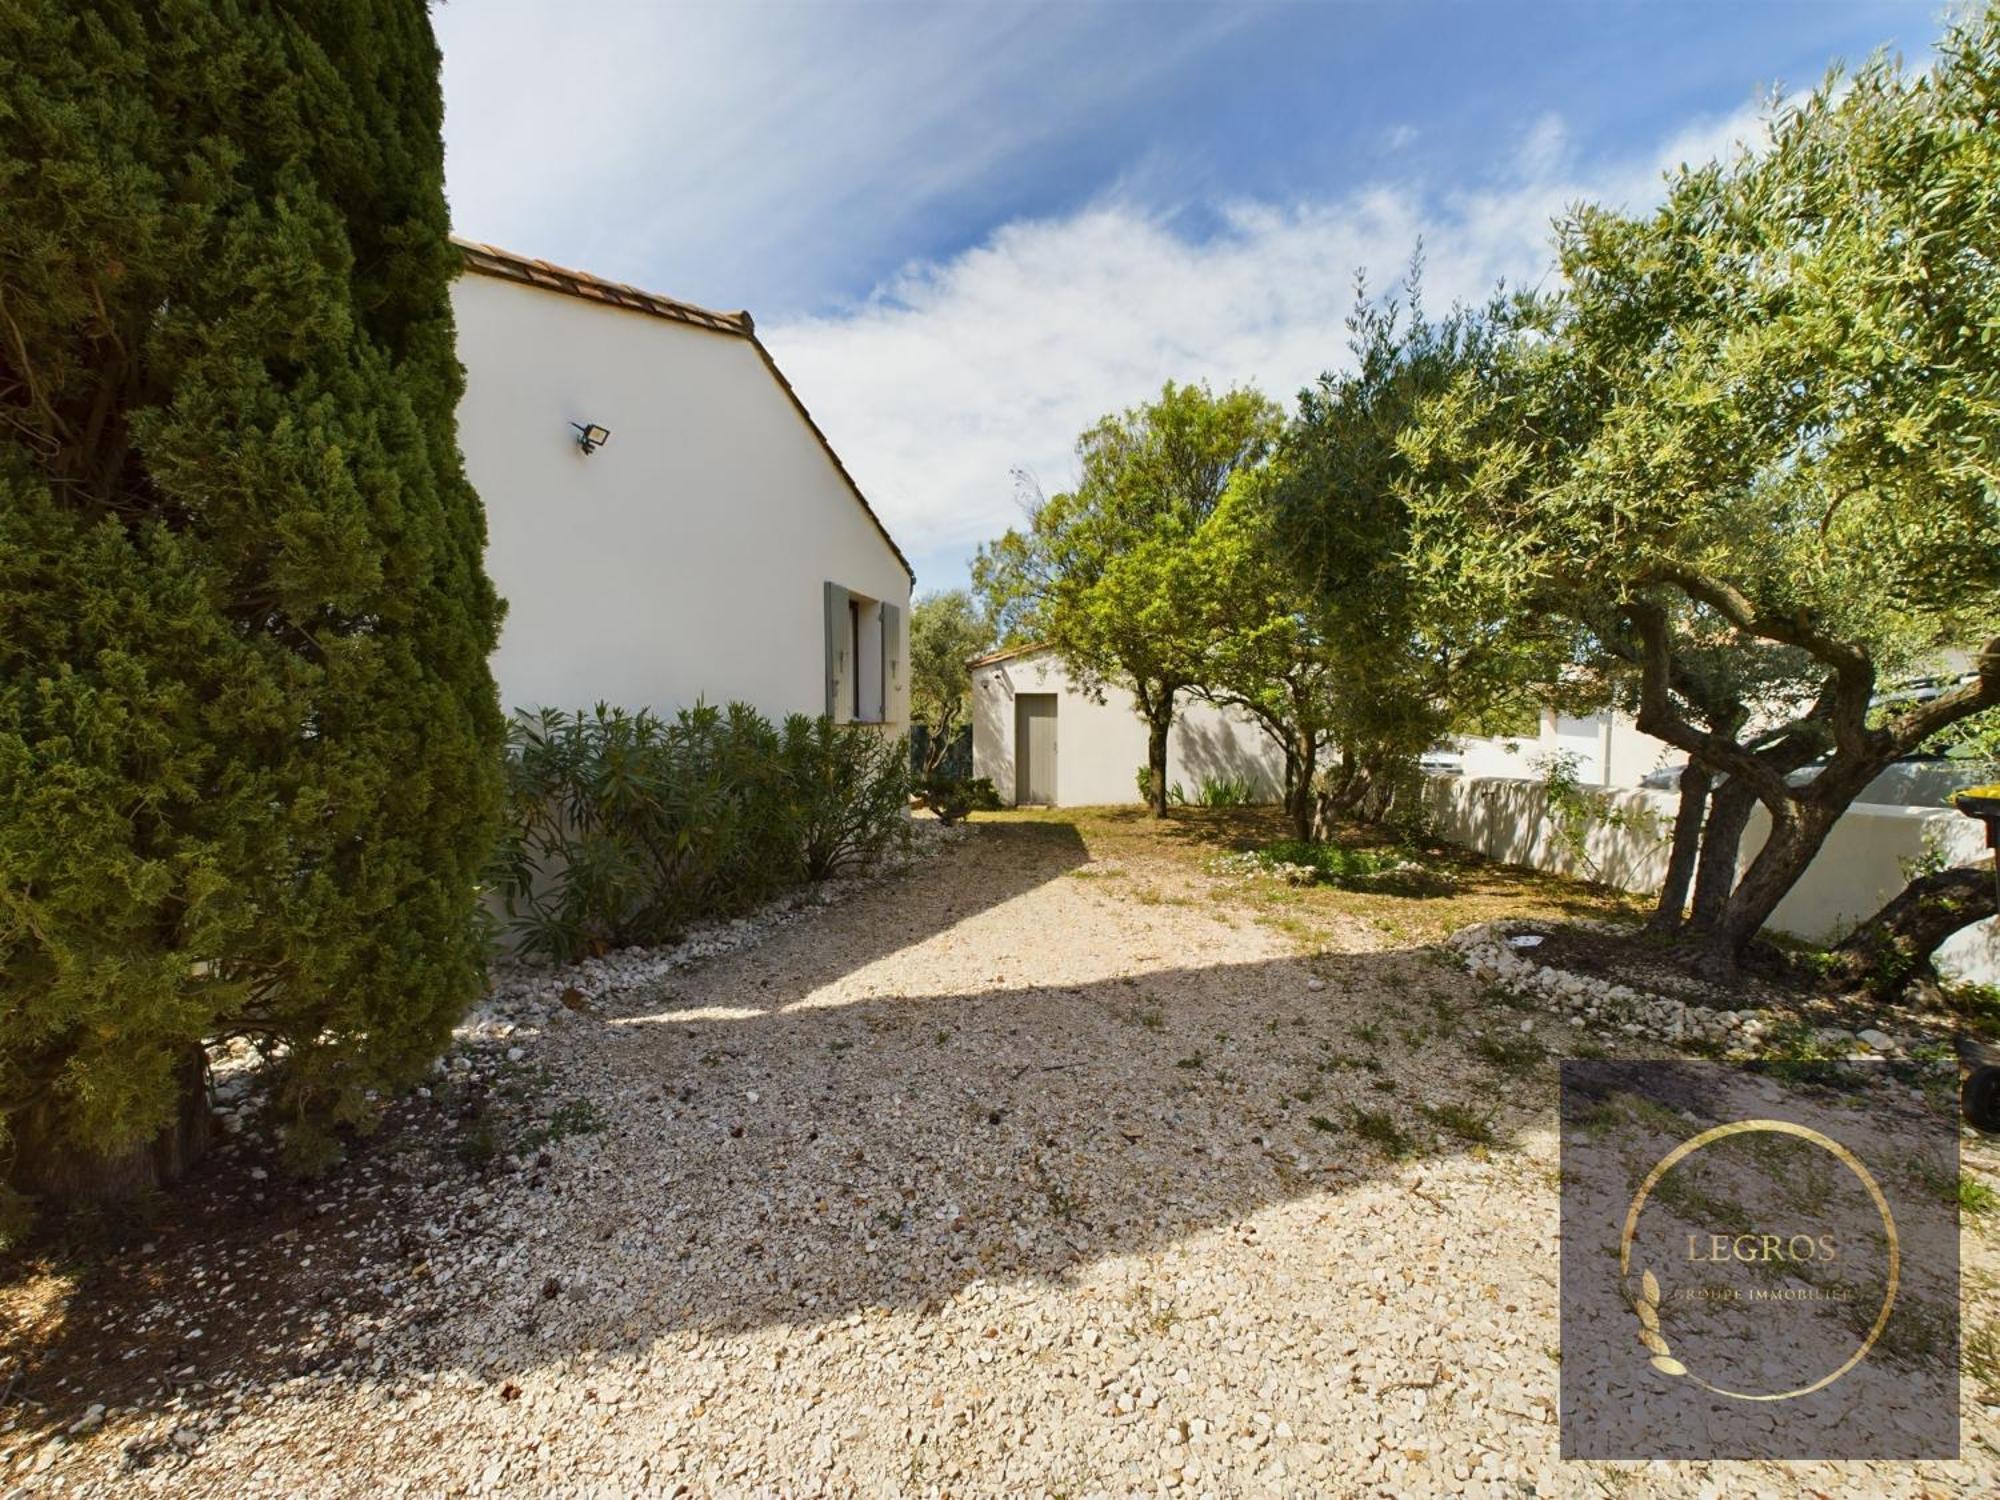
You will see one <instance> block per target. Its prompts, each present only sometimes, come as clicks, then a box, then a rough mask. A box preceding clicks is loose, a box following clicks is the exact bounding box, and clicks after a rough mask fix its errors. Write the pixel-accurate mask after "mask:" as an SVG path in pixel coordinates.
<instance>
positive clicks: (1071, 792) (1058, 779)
mask: <svg viewBox="0 0 2000 1500" xmlns="http://www.w3.org/2000/svg"><path fill="white" fill-rule="evenodd" d="M967 665H968V666H970V667H971V669H972V774H973V775H975V776H986V777H990V778H991V779H992V782H993V786H994V790H996V791H997V792H999V794H1000V798H1001V800H1002V801H1003V802H1010V803H1013V804H1016V805H1021V804H1025V803H1039V804H1045V805H1047V806H1050V807H1094V806H1103V805H1106V804H1113V803H1120V802H1139V801H1142V800H1143V799H1142V798H1141V797H1140V795H1139V779H1138V776H1139V768H1140V767H1141V766H1143V765H1145V764H1146V721H1145V720H1144V719H1142V718H1141V717H1140V716H1139V711H1138V707H1137V705H1136V704H1135V703H1134V702H1133V699H1132V696H1131V694H1129V693H1126V692H1121V691H1120V690H1119V689H1118V688H1116V687H1115V686H1108V687H1106V688H1105V690H1104V693H1103V695H1102V701H1099V698H1098V696H1097V695H1094V694H1092V693H1089V692H1086V691H1085V690H1084V689H1083V688H1081V687H1080V686H1078V685H1077V684H1076V683H1075V682H1074V681H1073V680H1072V679H1071V677H1070V675H1069V673H1068V672H1067V671H1066V670H1065V669H1064V667H1063V664H1062V662H1061V660H1060V659H1058V658H1057V656H1056V655H1055V653H1054V652H1052V651H1050V650H1049V649H1048V648H1047V647H1045V646H1024V647H1019V648H1016V649H1014V650H1009V651H995V652H992V653H990V654H989V655H986V656H978V657H974V658H973V659H972V660H971V661H970V662H969V663H967ZM1284 774H1285V758H1284V753H1283V752H1282V751H1281V750H1280V749H1279V748H1278V746H1277V744H1276V742H1275V741H1273V740H1272V738H1271V737H1270V735H1268V734H1266V733H1265V732H1264V729H1263V727H1262V726H1261V725H1259V724H1258V723H1257V722H1256V720H1254V719H1252V718H1250V717H1249V716H1248V715H1246V714H1243V713H1240V712H1238V711H1236V710H1233V709H1218V708H1216V707H1214V706H1213V705H1211V704H1207V703H1203V702H1201V701H1200V700H1198V699H1195V698H1183V699H1182V700H1181V703H1180V705H1179V706H1178V708H1177V709H1176V711H1175V715H1174V727H1173V731H1172V733H1171V734H1170V735H1169V737H1168V740H1167V780H1168V782H1169V783H1174V782H1178V783H1179V784H1180V785H1181V786H1182V787H1183V788H1184V789H1185V790H1186V791H1187V793H1188V795H1189V796H1190V797H1192V796H1194V795H1195V793H1196V791H1197V789H1198V788H1199V787H1200V785H1201V783H1202V782H1203V781H1205V780H1211V779H1216V778H1221V777H1231V778H1241V779H1243V780H1247V781H1248V782H1249V783H1250V786H1251V789H1252V794H1253V796H1254V797H1255V798H1256V799H1257V800H1260V801H1269V802H1275V801H1278V800H1279V799H1280V798H1281V797H1282V796H1283V795H1284Z"/></svg>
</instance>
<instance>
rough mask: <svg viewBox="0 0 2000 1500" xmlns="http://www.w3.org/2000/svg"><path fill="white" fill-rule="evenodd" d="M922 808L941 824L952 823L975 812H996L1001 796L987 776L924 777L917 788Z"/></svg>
mask: <svg viewBox="0 0 2000 1500" xmlns="http://www.w3.org/2000/svg"><path fill="white" fill-rule="evenodd" d="M917 792H918V794H919V795H920V796H921V797H922V798H923V803H924V806H925V807H928V808H929V809H930V810H931V811H932V812H934V813H936V814H937V819H938V821H939V822H940V823H945V824H951V823H956V822H958V821H960V820H961V819H963V818H965V817H966V816H967V815H969V814H971V813H976V812H997V811H998V810H999V808H1000V794H999V793H998V792H996V791H995V790H994V789H993V782H992V779H991V778H990V777H986V776H943V775H931V776H926V777H925V778H924V779H923V780H922V781H921V782H919V783H918V785H917Z"/></svg>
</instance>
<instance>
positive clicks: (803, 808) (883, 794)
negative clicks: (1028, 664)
mask: <svg viewBox="0 0 2000 1500" xmlns="http://www.w3.org/2000/svg"><path fill="white" fill-rule="evenodd" d="M507 772H508V809H509V814H508V823H507V830H506V835H505V837H504V838H503V839H502V841H501V844H500V850H499V853H498V856H497V857H496V859H495V862H494V871H493V876H494V883H495V885H496V886H497V887H498V890H499V893H500V896H501V899H502V902H503V904H504V906H505V908H506V912H507V915H508V918H509V920H510V923H511V925H512V927H513V930H514V933H515V935H516V936H517V938H518V939H519V940H520V943H521V947H522V948H523V950H524V951H526V952H530V953H539V954H542V955H545V956H547V957H549V958H552V959H556V960H559V961H568V960H572V959H575V958H578V957H581V956H583V955H584V954H588V953H596V952H603V951H605V950H606V949H610V948H621V947H627V946H630V945H632V944H658V943H665V942H671V941H673V940H674V939H675V938H677V937H678V936H679V935H680V934H681V933H682V932H683V931H684V930H685V929H686V927H687V926H688V924H690V923H692V922H695V921H699V920H701V919H703V918H708V917H720V916H732V915H736V914H738V913H741V912H744V911H748V910H750V909H751V908H753V907H755V906H757V905H759V904H761V903H763V902H766V901H769V900H771V899H772V898H774V897H776V896H778V895H780V894H781V893H783V892H784V891H786V890H789V889H792V888H793V887H796V886H798V885H800V884H802V883H804V882H806V881H808V880H823V879H825V878H827V877H828V876H830V875H834V874H838V873H840V872H842V871H844V870H846V869H849V868H852V867H854V866H856V865H859V864H863V863H866V862H867V861H869V860H871V859H873V858H876V857H878V856H879V855H881V854H882V853H884V852H885V851H886V850H887V849H888V847H889V846H890V844H891V843H892V842H893V841H894V840H895V839H897V838H898V837H899V836H903V835H905V834H906V833H907V830H908V818H907V816H906V809H907V803H908V794H909V774H908V770H907V768H906V766H905V764H904V759H903V754H902V751H901V749H900V747H899V746H897V745H896V744H895V743H894V742H893V741H891V740H890V739H888V738H887V737H886V736H884V735H882V734H881V733H880V732H879V731H877V730H875V729H872V728H870V727H869V726H866V725H836V724H834V723H833V722H832V721H831V720H828V719H824V718H821V719H809V718H807V717H805V716H804V715H794V716H792V717H791V718H789V719H787V720H786V721H785V724H784V727H783V729H782V730H779V729H776V728H773V727H772V725H771V723H770V721H769V720H767V719H765V718H764V717H763V716H762V715H761V714H759V713H757V712H756V710H754V709H752V708H749V707H747V706H745V705H743V704H740V703H733V704H731V705H730V706H729V707H728V708H727V709H717V708H715V707H712V706H710V705H707V704H702V705H698V706H696V707H694V708H691V709H684V710H682V711H681V712H680V713H679V714H678V715H676V716H675V718H673V719H672V720H666V719H662V718H660V717H659V716H658V715H657V714H654V713H651V712H649V711H644V710H642V711H640V712H638V713H628V712H626V711H625V710H623V709H616V708H607V707H605V706H604V705H602V704H600V705H599V706H598V707H597V708H596V709H594V710H592V711H591V712H589V713H575V714H570V713H564V712H561V711H560V710H554V709H549V710H544V711H543V712H542V713H540V714H538V715H534V716H532V717H530V716H527V715H521V716H517V717H516V719H515V721H514V723H513V725H512V728H511V732H510V736H509V744H508V755H507Z"/></svg>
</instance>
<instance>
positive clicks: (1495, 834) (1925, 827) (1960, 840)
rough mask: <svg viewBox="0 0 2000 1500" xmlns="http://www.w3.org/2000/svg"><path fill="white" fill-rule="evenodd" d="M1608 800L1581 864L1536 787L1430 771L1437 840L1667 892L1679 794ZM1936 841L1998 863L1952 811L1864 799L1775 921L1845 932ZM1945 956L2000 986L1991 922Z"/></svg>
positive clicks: (1630, 794) (1997, 935) (1962, 971)
mask: <svg viewBox="0 0 2000 1500" xmlns="http://www.w3.org/2000/svg"><path fill="white" fill-rule="evenodd" d="M1604 797H1605V801H1606V806H1607V808H1608V810H1609V811H1610V813H1611V816H1609V817H1607V818H1604V819H1600V820H1599V821H1598V822H1596V823H1595V824H1594V825H1593V826H1592V827H1591V829H1590V832H1589V834H1588V835H1587V836H1586V838H1585V840H1584V852H1585V855H1586V856H1587V858H1586V859H1585V860H1578V859H1576V858H1575V857H1574V856H1572V855H1571V854H1570V852H1569V851H1568V850H1567V849H1566V848H1563V847H1562V846H1561V845H1560V844H1559V843H1558V842H1557V840H1556V839H1555V837H1554V831H1553V828H1552V826H1551V824H1550V820H1549V817H1548V799H1547V794H1546V792H1545V791H1544V789H1543V787H1542V783H1541V782H1540V781H1538V780H1537V781H1529V780H1524V779H1522V778H1519V777H1501V776H1490V777H1468V776H1432V777H1429V778H1427V780H1426V783H1425V787H1424V800H1425V803H1426V805H1427V806H1428V807H1429V809H1430V812H1431V815H1432V816H1433V818H1434V819H1435V820H1436V822H1437V827H1438V831H1439V833H1440V834H1442V835H1443V836H1444V837H1445V838H1447V839H1449V840H1451V841H1452V842H1453V843H1457V844H1463V845H1464V846H1465V847H1467V848H1469V849H1476V850H1478V851H1479V852H1480V853H1481V854H1484V855H1487V856H1488V857H1490V858H1493V859H1497V860H1500V861H1502V862H1504V863H1506V864H1511V865H1527V866H1530V867H1532V868H1534V869H1538V870H1549V871H1552V872H1554V873H1556V874H1560V875H1568V876H1572V877H1574V878H1576V879H1579V880H1601V881H1603V882H1605V883H1606V884H1608V885H1613V886H1616V887H1618V888H1619V889H1620V890H1627V891H1638V892H1641V893H1645V894H1651V893H1653V892H1655V891H1657V890H1659V888H1660V882H1661V880H1663V879H1664V878H1665V876H1666V863H1667V845H1668V840H1669V839H1670V838H1671V837H1672V833H1673V819H1674V812H1675V809H1676V808H1677V807H1678V805H1679V799H1678V797H1677V796H1676V794H1674V793H1672V792H1654V791H1613V792H1606V793H1604ZM1770 827H1771V822H1770V817H1769V815H1768V814H1767V813H1766V812H1765V811H1764V810H1763V809H1762V808H1761V807H1760V808H1758V809H1757V811H1756V812H1755V814H1754V815H1753V816H1752V818H1751V822H1750V827H1749V829H1748V830H1747V831H1746V833H1745V834H1744V838H1743V855H1742V864H1743V865H1744V866H1747V865H1748V864H1749V862H1750V861H1751V859H1752V858H1754V857H1755V855H1756V853H1757V851H1758V850H1759V849H1761V848H1762V847H1763V845H1764V839H1765V837H1766V835H1767V834H1768V833H1769V832H1770ZM1933 839H1934V840H1936V841H1937V844H1938V847H1939V848H1941V849H1942V850H1943V851H1944V854H1945V857H1946V859H1947V860H1948V861H1949V862H1951V863H1954V864H1967V863H1975V862H1976V863H1984V862H1985V861H1986V860H1988V859H1989V858H1990V857H1991V856H1990V855H1989V854H1988V852H1987V849H1986V845H1985V839H1984V837H1983V835H1982V833H1981V831H1980V828H1979V825H1978V824H1976V823H1974V822H1973V821H1972V820H1971V819H1969V818H1963V817H1960V816H1959V815H1958V814H1957V813H1955V812H1951V811H1948V810H1944V809H1940V808H1932V807H1887V806H1882V805H1879V804H1872V803H1857V804H1856V805H1855V806H1853V807H1851V808H1849V809H1848V811H1847V814H1846V816H1845V817H1843V818H1842V819H1841V820H1840V821H1839V822H1838V823H1836V824H1835V825H1834V829H1833V832H1832V833H1831V834H1830V835H1829V836H1828V837H1827V841H1826V843H1825V845H1824V846H1823V847H1822V848H1821V849H1820V852H1819V854H1818V856H1817V857H1816V858H1815V859H1814V860H1813V862H1812V864H1811V866H1810V867H1809V868H1808V869H1807V870H1806V873H1805V874H1804V876H1802V877H1801V878H1800V880H1799V883H1798V884H1797V885H1796V886H1794V887H1793V888H1792V890H1791V893H1790V894H1789V895H1787V896H1786V897H1785V899H1784V900H1783V901H1781V902H1780V903H1779V904H1778V909H1777V910H1776V911H1775V912H1774V913H1772V916H1771V925H1772V926H1773V927H1775V928H1777V929H1778V930H1779V931H1781V932H1788V933H1792V934H1793V935H1795V936H1798V937H1803V938H1808V939H1811V940H1813V941H1815V942H1824V941H1828V940H1831V939H1835V938H1838V937H1840V936H1842V935H1843V934H1844V933H1846V932H1847V931H1849V930H1850V929H1851V928H1853V927H1854V925H1855V924H1856V923H1858V922H1860V921H1862V920H1863V919H1864V918H1866V917H1868V916H1870V915H1872V914H1873V913H1874V912H1875V911H1876V910H1878V909H1879V908H1880V907H1881V905H1882V903H1883V902H1885V901H1887V900H1888V899H1889V898H1890V897H1891V896H1893V895H1895V894H1896V892H1897V891H1899V890H1901V889H1902V888H1903V886H1904V884H1905V882H1906V879H1907V877H1906V876H1905V875H1904V873H1903V863H1904V862H1905V861H1907V860H1915V859H1918V858H1920V857H1921V856H1922V855H1923V853H1924V851H1925V848H1926V846H1927V843H1928V842H1929V841H1931V840H1933ZM1938 956H1939V961H1940V966H1941V967H1942V968H1944V969H1945V970H1947V971H1948V972H1950V973H1953V974H1956V975H1959V976H1961V977H1964V978H1967V979H1976V980H1979V981H1981V982H1983V983H1988V984H1992V983H2000V928H1996V925H1995V924H1994V923H1993V922H1990V921H1989V922H1982V923H1980V924H1979V925H1978V926H1976V927H1971V928H1967V929H1966V930H1965V931H1964V932H1961V933H1959V934H1958V935H1957V936H1956V937H1954V938H1953V939H1952V940H1951V941H1950V942H1949V943H1947V944H1946V945H1945V946H1944V948H1943V949H1942V950H1941V951H1940V953H1939V955H1938Z"/></svg>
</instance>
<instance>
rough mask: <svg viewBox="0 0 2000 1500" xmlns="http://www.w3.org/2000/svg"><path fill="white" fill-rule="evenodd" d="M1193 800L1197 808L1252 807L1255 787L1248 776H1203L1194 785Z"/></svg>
mask: <svg viewBox="0 0 2000 1500" xmlns="http://www.w3.org/2000/svg"><path fill="white" fill-rule="evenodd" d="M1193 800H1194V803H1195V805H1196V806H1198V807H1253V806H1255V805H1256V803H1257V801H1258V797H1257V786H1256V783H1255V782H1253V781H1251V779H1250V778H1249V777H1248V776H1204V777H1202V778H1201V780H1200V781H1199V782H1197V783H1196V784H1195V791H1194V798H1193Z"/></svg>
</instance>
